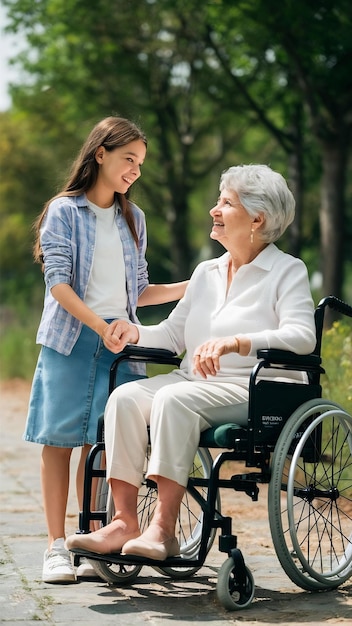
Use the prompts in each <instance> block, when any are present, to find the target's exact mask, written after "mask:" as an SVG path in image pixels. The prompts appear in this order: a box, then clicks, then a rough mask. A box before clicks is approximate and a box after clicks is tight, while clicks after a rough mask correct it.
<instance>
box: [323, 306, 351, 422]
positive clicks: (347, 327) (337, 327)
mask: <svg viewBox="0 0 352 626" xmlns="http://www.w3.org/2000/svg"><path fill="white" fill-rule="evenodd" d="M322 358H323V367H324V369H325V370H326V375H325V376H323V377H322V382H323V395H324V397H326V398H328V399H330V400H333V401H334V402H337V403H338V404H340V405H341V406H342V407H343V408H344V409H345V410H346V411H348V412H349V413H351V414H352V321H351V320H350V319H349V318H347V321H346V320H345V319H344V320H341V321H337V322H334V324H333V325H332V327H331V328H330V329H328V330H326V331H325V332H324V335H323V344H322Z"/></svg>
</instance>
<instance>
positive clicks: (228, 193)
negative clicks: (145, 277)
mask: <svg viewBox="0 0 352 626" xmlns="http://www.w3.org/2000/svg"><path fill="white" fill-rule="evenodd" d="M294 210H295V201H294V198H293V196H292V193H291V192H290V190H289V189H288V187H287V184H286V181H285V180H284V178H283V177H282V176H281V175H280V174H278V173H277V172H274V171H273V170H271V169H270V168H269V167H267V166H265V165H243V166H236V167H230V168H229V169H228V170H227V171H225V172H224V173H223V175H222V176H221V181H220V196H219V199H218V201H217V203H216V205H215V206H214V207H213V208H212V209H211V210H210V215H211V217H212V220H213V226H212V231H211V234H210V236H211V238H212V239H216V240H217V241H219V242H220V243H221V244H222V245H223V246H224V248H225V249H226V251H227V252H226V253H225V254H224V255H223V256H221V257H220V258H216V259H212V260H208V261H204V262H203V263H200V265H199V266H198V267H197V268H196V269H195V271H194V273H193V276H192V277H191V280H190V283H189V286H188V288H187V290H186V293H185V295H184V298H183V299H182V300H181V301H180V302H179V303H178V304H177V306H176V307H175V309H174V310H173V311H172V313H171V314H170V316H169V317H168V318H167V319H166V320H164V321H163V322H161V323H160V324H157V325H153V326H149V327H145V326H140V325H137V324H130V323H128V322H126V321H118V320H116V321H115V322H114V323H113V324H112V325H110V326H109V329H108V332H109V337H108V338H106V337H105V339H106V340H109V341H110V342H111V346H110V349H112V350H114V351H115V352H116V353H118V352H120V351H121V350H122V349H123V348H124V346H125V345H126V344H127V343H132V344H138V345H142V346H148V347H158V348H160V347H162V348H168V349H169V350H172V351H173V352H176V353H177V354H180V353H182V352H183V351H184V350H186V353H185V356H184V358H183V361H182V363H181V367H180V369H179V370H175V371H173V372H171V373H169V374H163V375H158V376H155V377H152V378H149V379H145V380H139V381H135V382H130V383H127V384H125V385H122V386H120V387H118V388H116V389H115V391H114V392H113V393H112V394H111V396H110V398H109V400H108V404H107V407H106V412H105V441H106V457H107V480H108V481H109V483H110V485H111V490H112V494H113V499H114V503H115V511H116V514H115V516H114V519H113V521H112V522H111V523H110V524H108V525H107V526H105V527H103V528H101V529H99V530H97V531H95V532H93V533H90V534H88V535H72V536H71V537H68V539H67V547H68V548H73V547H74V548H83V549H85V550H90V551H93V552H97V553H109V552H118V551H120V550H121V551H122V552H123V553H125V554H133V555H138V556H145V557H149V558H151V559H158V560H163V559H166V558H167V557H168V556H175V555H177V554H178V553H179V546H178V543H177V540H176V538H175V523H176V518H177V513H178V509H179V506H180V503H181V500H182V497H183V494H184V491H185V488H186V485H187V480H188V474H189V470H190V467H191V465H192V461H193V458H194V455H195V453H196V450H197V447H198V444H199V437H200V433H201V432H202V431H204V430H206V429H207V428H209V427H210V426H213V425H217V424H221V423H226V422H234V421H236V422H237V423H240V424H244V423H245V420H246V413H247V411H246V408H247V400H248V383H249V375H250V372H251V370H252V368H253V366H254V365H255V363H256V361H257V358H256V355H257V350H258V349H259V348H277V349H283V350H292V351H294V352H296V353H297V354H307V353H309V352H311V351H312V350H313V349H314V347H315V342H316V338H315V325H314V306H313V301H312V298H311V294H310V289H309V282H308V275H307V270H306V267H305V265H304V263H303V262H302V261H301V260H299V259H296V258H293V257H292V256H290V255H289V254H285V253H284V252H282V251H281V250H279V249H278V248H277V247H276V245H274V243H273V242H274V241H276V240H277V239H278V238H279V237H280V236H281V235H282V233H283V232H284V231H285V230H286V228H287V226H288V225H289V224H290V223H291V222H292V220H293V218H294ZM264 375H265V373H264ZM267 375H268V374H267ZM271 375H273V374H271ZM277 375H279V373H278V372H277ZM285 376H286V377H291V378H295V379H298V380H300V381H302V377H303V376H304V374H301V373H299V372H296V373H291V374H290V373H286V374H285ZM244 409H245V410H244ZM149 426H150V442H151V457H150V462H149V467H148V476H149V478H151V479H153V480H154V481H155V482H156V483H157V485H158V502H157V506H156V510H155V514H154V516H153V519H152V521H151V524H150V526H149V527H148V528H147V530H146V531H145V532H144V533H143V534H140V531H139V527H138V519H137V513H136V502H137V493H138V489H139V486H140V483H141V478H142V470H143V463H144V459H145V454H146V448H147V445H148V430H147V429H148V427H149Z"/></svg>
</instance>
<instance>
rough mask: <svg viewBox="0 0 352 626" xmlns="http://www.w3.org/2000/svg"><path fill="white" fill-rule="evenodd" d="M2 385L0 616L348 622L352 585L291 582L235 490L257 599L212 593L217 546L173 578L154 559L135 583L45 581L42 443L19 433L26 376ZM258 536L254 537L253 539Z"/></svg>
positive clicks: (73, 517) (121, 625) (17, 621)
mask: <svg viewBox="0 0 352 626" xmlns="http://www.w3.org/2000/svg"><path fill="white" fill-rule="evenodd" d="M0 391H1V403H0V418H1V441H2V443H1V464H0V470H1V473H0V511H1V512H0V530H1V537H0V540H1V546H0V549H1V557H0V558H1V564H0V607H1V608H0V621H1V622H3V623H4V624H6V625H7V626H12V625H18V626H20V625H26V626H29V625H32V624H33V625H34V624H38V622H40V623H41V624H43V626H49V625H50V626H51V625H52V624H60V625H61V626H69V625H72V624H82V626H83V625H84V626H89V625H90V624H92V625H93V624H94V625H96V624H102V626H108V625H109V624H114V625H115V626H129V625H133V626H141V625H147V626H163V625H166V624H168V625H170V626H171V624H172V626H178V625H181V624H182V625H183V626H186V625H187V624H189V623H192V624H193V623H194V624H207V625H209V626H220V625H222V624H224V623H225V622H229V623H230V624H241V625H242V626H254V625H256V626H258V624H263V625H268V624H289V625H291V626H296V625H299V626H308V625H309V626H318V625H319V626H321V625H322V624H334V625H336V624H350V625H351V624H352V594H351V591H352V584H350V583H346V584H345V585H343V586H342V587H340V589H338V590H337V591H333V592H328V593H321V594H310V593H306V592H303V591H302V590H301V589H298V588H297V587H295V586H294V585H293V584H292V583H291V582H290V580H289V579H288V578H287V577H286V575H285V574H284V572H283V571H282V569H281V567H280V565H279V563H278V561H277V558H276V555H275V552H274V550H273V548H272V543H271V537H270V534H269V531H268V528H267V520H266V519H265V515H260V516H259V517H258V518H256V516H255V515H254V516H252V519H251V520H250V521H248V522H247V520H243V516H241V506H242V503H243V506H246V507H248V498H247V496H244V495H242V494H235V493H234V494H233V498H234V499H235V498H236V503H237V501H238V511H239V513H238V515H239V520H240V524H242V525H240V534H239V539H240V547H241V548H242V550H243V552H244V555H245V558H246V563H247V565H248V567H249V568H250V569H251V571H252V573H253V576H254V579H255V583H256V594H255V599H254V601H253V603H252V605H251V607H250V608H249V609H247V610H243V611H236V612H231V613H228V612H226V611H225V610H224V609H223V608H222V607H221V606H220V605H219V603H218V601H217V597H216V580H217V572H218V569H219V567H220V566H221V564H222V563H223V561H224V559H225V557H224V555H223V554H221V553H219V552H218V551H217V548H216V546H215V548H213V549H212V551H211V553H210V555H209V557H208V561H207V564H206V566H204V567H203V568H202V569H201V570H200V571H199V572H198V573H197V574H196V575H195V576H194V577H193V578H191V579H189V580H186V581H175V580H171V579H169V578H166V577H164V576H162V575H160V574H158V573H156V572H155V571H154V570H153V569H151V568H143V569H142V571H141V573H140V576H139V578H138V579H137V581H136V582H135V583H134V584H133V586H131V587H125V588H118V587H110V586H108V585H107V584H106V583H104V582H103V581H96V582H79V583H77V584H73V585H50V584H45V583H43V582H42V581H41V568H42V558H43V552H44V550H45V548H46V529H45V524H44V521H43V510H42V504H41V495H40V483H39V459H40V446H36V445H33V444H28V443H24V442H23V441H22V440H21V433H22V431H23V425H24V420H25V412H26V402H27V397H28V389H27V387H26V386H24V385H23V384H19V385H17V386H16V387H14V388H13V387H8V386H5V387H4V385H2V387H1V389H0ZM73 471H74V467H73ZM261 497H262V496H261ZM241 498H246V500H241ZM251 506H253V507H256V506H259V508H258V511H262V510H264V509H263V507H265V502H263V501H261V500H260V501H259V503H258V504H255V503H253V505H251ZM236 524H237V521H236ZM76 527H77V510H76V504H75V499H74V497H73V496H72V497H70V502H69V509H68V531H69V532H74V531H75V530H76ZM258 536H259V537H260V541H259V540H257V541H256V537H258ZM215 543H216V542H215ZM351 582H352V581H351Z"/></svg>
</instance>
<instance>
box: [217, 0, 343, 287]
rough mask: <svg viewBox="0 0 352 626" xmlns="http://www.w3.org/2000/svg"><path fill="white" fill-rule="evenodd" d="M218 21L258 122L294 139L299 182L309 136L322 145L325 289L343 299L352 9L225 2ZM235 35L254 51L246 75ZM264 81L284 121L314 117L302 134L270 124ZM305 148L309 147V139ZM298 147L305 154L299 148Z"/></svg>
mask: <svg viewBox="0 0 352 626" xmlns="http://www.w3.org/2000/svg"><path fill="white" fill-rule="evenodd" d="M213 15H214V23H213V24H209V27H208V41H209V44H210V45H212V46H213V49H214V50H215V52H216V54H217V57H218V58H219V60H220V62H221V64H222V66H223V68H224V71H225V72H226V75H227V76H228V77H230V78H231V80H232V83H233V85H235V86H236V88H240V90H241V92H242V93H243V96H244V98H245V100H246V102H247V103H248V105H249V106H250V107H251V109H252V110H253V112H254V113H255V114H256V115H257V117H258V119H259V120H260V121H261V122H262V123H263V124H264V125H265V126H266V127H267V129H268V130H269V131H271V132H272V133H273V135H274V136H275V137H276V138H277V140H278V141H280V142H281V143H282V141H283V139H286V141H287V140H290V139H291V141H290V142H289V145H288V150H289V151H291V154H293V156H294V157H295V156H297V157H298V158H297V159H296V172H298V175H297V178H298V180H299V178H300V175H299V167H300V165H299V162H300V159H299V155H300V154H302V140H301V132H302V130H303V131H304V133H305V135H306V136H307V135H309V134H311V136H312V137H313V138H314V139H315V142H316V146H317V149H318V153H319V157H320V167H321V206H320V212H319V213H320V237H321V263H322V271H323V291H324V293H326V294H329V293H333V294H334V295H336V296H338V297H341V296H342V288H343V279H344V258H346V257H347V255H348V254H349V250H350V245H351V242H350V241H348V240H347V239H346V229H345V228H344V226H345V224H346V222H347V219H346V218H347V215H346V179H347V171H348V159H349V155H350V152H351V128H352V75H351V71H350V67H351V60H352V39H351V23H352V6H351V3H350V2H348V1H347V0H339V1H338V2H334V1H332V0H312V1H311V2H305V1H304V0H302V1H299V2H297V1H295V2H292V0H284V1H283V2H281V3H280V4H278V3H277V2H276V1H275V0H266V1H265V2H263V0H258V1H257V2H255V1H252V0H251V1H246V0H243V1H241V2H239V3H236V6H234V5H233V3H232V2H230V1H229V0H223V1H221V0H219V2H217V3H216V4H215V5H214V7H213ZM219 25H220V27H219ZM234 29H235V32H237V36H240V37H241V42H245V47H246V50H247V55H246V58H247V59H248V63H247V66H246V67H243V65H242V66H241V69H242V71H241V72H239V71H238V69H239V68H238V58H239V54H238V50H237V46H233V42H234V39H233V35H234ZM308 29H309V35H308V36H307V31H308ZM262 76H263V77H264V78H263V85H264V87H265V89H268V88H270V92H269V93H271V94H273V95H274V97H275V99H276V101H277V102H279V103H280V104H279V106H281V110H282V112H283V113H284V114H283V115H282V116H281V121H282V122H286V124H287V122H288V119H291V120H292V121H293V122H294V120H295V111H297V112H298V114H299V118H300V119H301V112H304V113H305V114H306V118H307V122H306V125H303V126H302V125H297V124H294V127H295V128H296V129H297V130H298V133H292V123H291V125H290V126H291V129H290V126H289V125H288V124H287V126H286V129H287V128H289V129H290V130H291V132H290V133H288V132H287V130H284V129H283V128H281V130H279V129H278V126H277V124H276V123H273V121H272V117H271V119H270V116H272V114H273V112H274V111H275V108H276V107H273V106H272V103H271V102H270V101H269V106H268V107H267V99H265V98H263V99H262V100H260V99H259V97H258V96H260V95H261V93H260V88H259V91H258V84H259V83H258V79H260V78H261V77H262ZM259 87H260V85H259ZM269 98H270V96H269ZM300 100H301V102H302V104H303V109H302V110H301V109H300V107H299V101H300ZM266 107H267V108H266ZM285 111H286V115H285ZM287 114H288V115H287ZM305 126H306V127H305ZM292 139H293V140H292ZM303 142H305V143H307V141H306V139H305V138H303ZM303 145H304V143H303ZM294 147H296V148H298V151H297V150H292V148H294ZM306 162H307V159H306ZM347 258H350V257H347Z"/></svg>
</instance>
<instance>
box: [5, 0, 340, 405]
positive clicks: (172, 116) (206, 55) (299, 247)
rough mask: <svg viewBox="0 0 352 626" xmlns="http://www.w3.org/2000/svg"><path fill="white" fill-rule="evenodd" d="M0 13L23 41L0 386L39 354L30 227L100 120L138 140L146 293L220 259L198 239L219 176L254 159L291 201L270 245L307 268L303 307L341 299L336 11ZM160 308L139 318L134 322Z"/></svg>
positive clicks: (167, 5)
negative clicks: (114, 120) (129, 129)
mask: <svg viewBox="0 0 352 626" xmlns="http://www.w3.org/2000/svg"><path fill="white" fill-rule="evenodd" d="M2 4H3V6H4V7H5V9H6V11H7V16H8V29H9V31H10V32H11V33H13V34H15V35H16V34H17V36H18V37H21V40H23V41H24V42H25V45H24V46H23V47H22V52H21V53H19V54H17V55H15V58H14V63H15V67H16V68H17V70H18V76H19V79H18V80H17V82H16V84H13V85H12V87H11V106H10V107H9V109H8V110H7V111H3V112H1V113H0V148H1V149H0V169H1V180H0V218H1V225H0V264H1V285H0V297H1V309H0V312H1V318H0V324H1V325H0V339H1V343H0V361H1V377H2V378H11V377H16V376H20V377H23V378H27V379H30V378H31V376H32V373H33V369H34V364H35V360H36V357H37V354H38V347H37V346H35V333H36V328H37V326H38V322H39V318H40V314H41V307H42V299H43V281H42V274H41V270H40V268H39V267H38V266H36V265H34V263H33V262H32V257H31V248H32V244H33V233H32V223H33V220H34V219H35V217H36V215H37V214H38V213H39V212H40V211H41V208H42V206H43V204H44V203H45V201H46V200H47V199H48V198H50V197H51V196H53V195H54V194H55V193H56V192H57V191H58V189H59V188H60V185H61V184H62V181H63V180H64V178H65V177H66V174H67V170H68V167H69V165H70V163H71V162H72V159H73V158H74V157H75V155H76V153H77V151H78V149H79V147H80V145H81V143H82V141H83V140H84V139H85V137H86V135H87V133H88V132H89V131H90V129H91V127H92V126H93V125H94V124H95V123H96V122H97V121H98V120H99V119H101V118H102V117H105V116H106V115H111V114H119V115H123V116H125V117H128V118H130V119H133V120H135V121H136V122H137V123H138V124H140V125H141V126H142V128H143V129H144V130H145V132H146V134H147V136H148V141H149V145H148V154H147V159H146V162H145V165H144V166H143V172H142V178H141V179H140V181H138V183H137V184H136V185H135V186H134V187H133V189H132V197H133V199H134V200H135V201H136V202H137V203H138V204H139V205H140V206H141V208H142V209H143V210H144V211H145V213H146V217H147V224H148V233H149V235H148V237H149V247H148V262H149V271H150V279H151V281H152V282H164V281H173V280H179V279H183V278H186V277H188V276H189V275H190V273H191V271H192V269H193V268H194V266H195V265H196V263H197V262H198V261H199V260H201V259H204V258H209V257H210V256H213V255H216V254H219V253H220V252H221V251H220V250H219V249H218V248H217V247H216V246H215V245H214V243H212V242H211V241H210V239H209V230H210V218H209V209H210V208H211V207H212V206H213V204H214V202H215V200H216V197H217V195H218V182H219V177H220V174H221V172H222V170H223V169H225V168H227V167H229V166H230V165H233V164H238V163H253V162H262V163H267V164H269V165H271V166H272V167H273V168H274V169H277V170H279V171H280V172H281V173H282V174H283V175H284V176H285V177H286V178H287V179H288V181H289V184H290V186H291V189H292V191H293V192H294V195H295V198H296V203H297V216H296V220H295V222H294V224H293V226H292V227H291V228H290V232H289V233H287V234H286V235H285V236H284V237H283V239H282V240H281V241H280V242H279V245H280V246H281V247H282V248H283V249H284V250H286V251H287V252H290V253H292V254H294V255H299V256H301V257H302V258H303V259H304V261H305V262H306V264H307V266H308V270H309V274H310V277H311V285H312V291H313V295H314V299H315V301H316V303H317V302H318V301H319V300H320V298H321V297H322V296H323V295H328V294H333V295H335V296H337V297H339V298H342V299H344V300H346V301H347V302H349V303H352V252H351V251H352V194H351V191H352V183H351V180H352V177H351V160H350V155H351V129H352V73H351V70H350V67H351V58H352V37H351V23H352V5H351V3H350V0H335V1H334V2H332V0H312V1H310V2H306V0H296V1H295V2H292V0H282V1H281V2H280V3H278V2H277V0H241V1H238V2H233V0H211V1H204V2H199V0H130V1H129V2H125V1H122V0H114V2H111V1H110V0H84V2H83V1H82V0H36V2H33V1H31V0H3V2H2ZM168 310H169V307H167V306H165V307H157V308H153V307H148V308H146V309H141V310H140V318H141V320H142V321H144V322H149V321H153V322H154V321H157V320H159V319H161V318H162V317H164V316H165V314H166V313H167V312H168ZM334 321H336V316H335V315H333V314H332V313H330V312H329V315H328V319H327V326H328V328H330V331H331V332H332V333H336V337H335V335H334V334H333V335H328V336H327V337H326V338H324V346H325V345H327V355H328V358H329V361H330V359H331V363H332V365H333V367H334V368H335V370H336V384H337V383H339V384H340V383H341V373H342V372H344V377H345V379H344V382H343V386H344V388H346V387H347V388H348V385H351V384H352V383H351V379H352V374H351V359H350V360H349V363H348V359H347V360H346V359H345V356H343V358H344V359H345V361H343V362H344V363H346V366H344V369H343V368H342V366H341V363H340V362H339V363H336V362H335V361H334V359H335V357H334V356H333V350H332V348H330V347H329V346H332V345H333V346H334V350H335V349H336V351H338V352H339V354H342V355H346V345H347V353H348V345H349V346H350V343H349V344H348V341H350V335H351V326H350V325H349V324H348V322H343V321H341V322H339V324H341V325H340V326H338V327H337V330H335V327H334V326H332V325H333V322H334ZM341 329H342V330H341ZM330 331H329V332H330ZM325 342H326V344H325ZM324 349H325V347H324ZM349 350H351V348H350V347H349ZM349 356H351V354H350V352H349ZM341 358H342V356H341ZM327 369H329V368H328V367H327ZM329 384H330V388H331V389H333V388H334V390H336V384H335V382H331V380H330V383H329ZM346 393H349V395H351V387H349V392H346Z"/></svg>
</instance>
